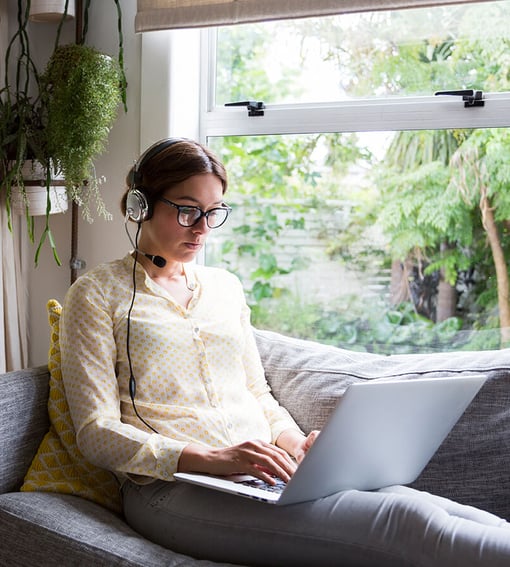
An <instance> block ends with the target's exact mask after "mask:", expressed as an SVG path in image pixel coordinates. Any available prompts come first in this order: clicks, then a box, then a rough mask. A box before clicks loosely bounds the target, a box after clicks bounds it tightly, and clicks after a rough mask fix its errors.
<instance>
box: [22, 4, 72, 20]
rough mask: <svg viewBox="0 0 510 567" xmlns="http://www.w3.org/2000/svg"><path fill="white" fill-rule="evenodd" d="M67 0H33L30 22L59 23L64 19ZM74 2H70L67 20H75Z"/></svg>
mask: <svg viewBox="0 0 510 567" xmlns="http://www.w3.org/2000/svg"><path fill="white" fill-rule="evenodd" d="M65 7H66V0H32V1H31V2H30V16H29V18H30V20H31V21H32V22H58V21H60V20H61V19H62V16H63V14H64V11H65ZM74 15H75V7H74V0H69V4H68V6H67V15H66V20H70V19H72V18H74Z"/></svg>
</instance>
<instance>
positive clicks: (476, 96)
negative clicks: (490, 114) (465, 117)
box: [434, 89, 485, 108]
mask: <svg viewBox="0 0 510 567" xmlns="http://www.w3.org/2000/svg"><path fill="white" fill-rule="evenodd" d="M434 94H435V95H452V96H461V97H462V100H463V101H464V106H465V107H466V108H469V107H472V106H484V105H485V101H484V100H483V92H482V91H474V90H473V89H463V90H460V91H438V92H436V93H434Z"/></svg>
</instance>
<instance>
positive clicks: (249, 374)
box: [241, 303, 302, 443]
mask: <svg viewBox="0 0 510 567" xmlns="http://www.w3.org/2000/svg"><path fill="white" fill-rule="evenodd" d="M241 323H242V327H243V331H244V335H245V354H244V366H245V369H246V379H247V385H248V388H249V390H250V391H251V393H252V394H253V395H254V396H255V398H256V399H257V400H258V402H259V404H260V406H261V407H262V410H263V412H264V415H265V416H266V419H267V421H268V423H269V425H270V427H271V441H272V442H273V443H276V440H277V439H278V437H279V436H280V434H281V433H282V432H283V431H285V430H286V429H295V430H296V431H299V432H301V433H302V431H301V429H300V428H299V426H298V425H297V423H296V422H295V421H294V419H293V418H292V416H291V415H290V413H289V412H288V411H287V410H286V409H285V408H284V407H283V406H281V405H280V404H279V403H278V401H277V400H276V399H275V397H274V396H273V394H272V393H271V388H270V386H269V384H268V382H267V380H266V377H265V373H264V367H263V366H262V362H261V360H260V354H259V351H258V349H257V344H256V341H255V337H254V334H253V328H252V326H251V323H250V309H249V307H248V305H247V304H246V303H245V304H244V308H243V310H242V313H241Z"/></svg>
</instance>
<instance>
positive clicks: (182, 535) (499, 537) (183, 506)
mask: <svg viewBox="0 0 510 567" xmlns="http://www.w3.org/2000/svg"><path fill="white" fill-rule="evenodd" d="M123 502H124V513H125V516H126V519H127V521H128V523H129V524H130V525H131V527H132V528H133V529H134V530H135V531H137V532H139V533H141V534H142V535H144V536H145V537H146V538H147V539H149V540H152V541H154V542H156V543H159V544H160V545H163V546H165V547H168V548H170V549H172V550H174V551H177V552H180V553H184V554H187V555H190V556H192V557H195V558H198V559H209V560H213V561H219V562H226V563H238V564H241V565H271V566H278V567H284V566H287V565H292V566H300V565H302V566H304V567H311V566H313V565H317V566H321V567H323V566H324V567H326V566H329V565H334V566H342V567H351V566H372V567H404V566H405V567H410V566H412V567H425V566H431V567H432V566H433V567H454V566H459V567H474V566H477V567H482V566H483V567H508V566H509V565H510V524H509V523H507V522H505V521H504V520H502V519H500V518H498V517H496V516H494V515H492V514H489V513H487V512H484V511H481V510H478V509H476V508H473V507H469V506H463V505H461V504H457V503H455V502H452V501H450V500H447V499H445V498H441V497H438V496H433V495H431V494H428V493H425V492H419V491H416V490H413V489H411V488H407V487H403V486H393V487H389V488H386V489H383V490H379V491H374V492H360V491H356V490H349V491H345V492H339V493H338V494H334V495H332V496H329V497H327V498H322V499H320V500H316V501H313V502H305V503H302V504H294V505H290V506H274V505H271V504H265V503H262V502H257V501H254V500H250V499H246V498H242V497H238V496H232V495H229V494H225V493H222V492H218V491H215V490H211V489H207V488H201V487H198V486H192V485H187V484H185V483H181V482H163V481H155V482H153V483H151V484H148V485H144V486H139V485H136V484H134V483H131V482H127V483H126V484H125V485H124V487H123Z"/></svg>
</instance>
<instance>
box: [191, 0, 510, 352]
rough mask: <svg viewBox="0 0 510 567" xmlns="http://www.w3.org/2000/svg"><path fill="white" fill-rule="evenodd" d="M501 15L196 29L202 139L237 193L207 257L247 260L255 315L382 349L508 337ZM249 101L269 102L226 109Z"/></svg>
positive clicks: (475, 12)
mask: <svg viewBox="0 0 510 567" xmlns="http://www.w3.org/2000/svg"><path fill="white" fill-rule="evenodd" d="M509 22H510V2H505V1H498V2H483V3H479V4H476V3H473V4H470V3H469V4H462V5H450V6H442V7H436V8H423V9H415V10H401V11H392V12H389V11H387V12H374V13H363V14H354V15H345V16H336V17H327V18H316V19H303V20H296V21H287V22H268V23H263V24H250V25H243V26H232V27H225V28H218V29H213V30H207V31H203V32H202V43H203V47H202V51H201V62H202V71H201V85H202V86H201V90H200V93H201V114H200V117H199V118H200V120H199V131H200V137H201V139H203V140H206V141H207V143H208V144H209V145H210V146H211V147H212V148H213V149H214V150H215V151H216V152H217V153H218V154H220V156H221V157H222V159H223V160H224V162H225V163H226V165H227V168H228V170H229V174H230V185H231V187H230V190H229V203H230V204H232V206H233V208H234V212H233V214H232V215H231V218H230V219H229V223H228V224H227V225H226V226H225V228H224V229H222V230H221V231H217V233H215V234H213V235H212V237H211V240H210V245H209V246H208V249H207V252H206V258H205V261H206V262H207V263H211V264H219V265H222V266H226V267H228V268H230V269H231V270H233V271H235V272H237V273H238V274H239V275H240V277H241V279H242V281H243V283H244V285H245V288H246V291H247V294H248V297H249V299H250V302H251V303H252V310H253V322H254V324H255V325H257V326H260V327H265V328H271V329H274V330H277V331H281V332H284V333H286V334H292V335H294V336H300V337H304V338H313V339H316V340H320V341H323V342H328V343H331V344H335V345H337V346H343V347H347V348H356V349H359V348H361V349H366V350H370V351H375V352H416V351H417V350H435V349H439V350H446V349H450V348H498V347H499V346H500V345H501V344H505V343H504V341H505V340H506V336H505V334H504V333H505V329H506V327H509V326H510V312H508V313H507V311H508V300H505V299H503V301H502V300H501V297H502V296H501V291H502V290H503V291H504V289H505V288H504V286H505V285H507V284H505V280H507V279H508V271H507V268H506V265H507V264H508V262H507V261H506V260H505V258H507V257H508V255H509V254H510V248H509V247H510V242H509V241H508V235H507V230H508V228H509V227H510V223H508V221H507V219H509V218H510V197H507V194H509V193H510V191H508V189H509V188H510V167H509V166H508V160H509V158H508V156H510V133H509V131H508V129H507V127H508V126H509V121H510V93H509V92H508V91H509V90H510V88H509V87H510V75H509V71H508V69H509V59H508V55H507V53H508V52H509V43H510V38H509V37H508V32H507V31H506V29H507V28H508V23H509ZM505 28H506V29H505ZM437 91H441V92H445V91H463V92H462V93H461V94H456V95H454V94H451V93H450V94H442V95H435V94H434V93H436V92H437ZM244 101H254V102H255V103H263V106H264V107H265V108H262V109H259V110H263V112H264V114H263V116H250V115H249V108H248V107H246V106H224V105H225V103H232V102H244ZM259 106H262V104H260V105H259ZM498 293H499V302H498ZM500 326H501V327H503V328H504V329H503V331H501V330H500V328H499V327H500ZM473 330H476V331H477V332H476V333H472V331H473Z"/></svg>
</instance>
